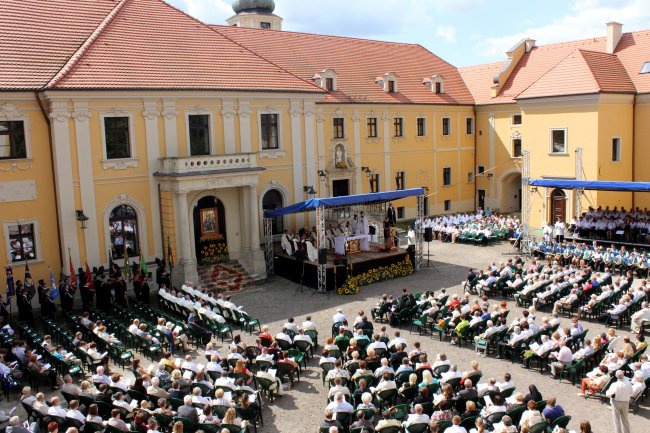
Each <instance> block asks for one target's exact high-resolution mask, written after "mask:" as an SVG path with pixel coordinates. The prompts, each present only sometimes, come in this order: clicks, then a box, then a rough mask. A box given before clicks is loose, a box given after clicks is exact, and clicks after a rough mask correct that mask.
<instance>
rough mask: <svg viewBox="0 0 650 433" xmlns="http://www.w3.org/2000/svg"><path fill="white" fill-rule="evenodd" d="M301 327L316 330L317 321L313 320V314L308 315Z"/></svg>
mask: <svg viewBox="0 0 650 433" xmlns="http://www.w3.org/2000/svg"><path fill="white" fill-rule="evenodd" d="M301 328H302V329H304V330H305V331H316V323H314V322H312V320H311V316H307V317H305V321H304V322H302V325H301Z"/></svg>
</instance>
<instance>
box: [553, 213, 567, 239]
mask: <svg viewBox="0 0 650 433" xmlns="http://www.w3.org/2000/svg"><path fill="white" fill-rule="evenodd" d="M565 230H566V224H564V221H562V220H561V219H560V218H558V219H557V221H556V222H555V242H557V243H560V244H561V243H562V242H563V241H564V232H565Z"/></svg>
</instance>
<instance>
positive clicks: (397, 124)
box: [393, 117, 404, 137]
mask: <svg viewBox="0 0 650 433" xmlns="http://www.w3.org/2000/svg"><path fill="white" fill-rule="evenodd" d="M393 128H394V131H393V132H394V135H393V136H394V137H403V136H404V119H403V118H401V117H396V118H395V119H394V120H393Z"/></svg>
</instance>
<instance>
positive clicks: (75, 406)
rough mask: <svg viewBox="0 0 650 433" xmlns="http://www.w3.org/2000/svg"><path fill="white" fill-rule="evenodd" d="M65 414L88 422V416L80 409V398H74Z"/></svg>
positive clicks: (67, 416)
mask: <svg viewBox="0 0 650 433" xmlns="http://www.w3.org/2000/svg"><path fill="white" fill-rule="evenodd" d="M65 416H66V418H72V419H76V420H77V421H79V422H86V417H85V416H84V414H83V413H81V412H80V411H79V400H72V401H71V402H70V404H69V405H68V411H67V412H66V413H65Z"/></svg>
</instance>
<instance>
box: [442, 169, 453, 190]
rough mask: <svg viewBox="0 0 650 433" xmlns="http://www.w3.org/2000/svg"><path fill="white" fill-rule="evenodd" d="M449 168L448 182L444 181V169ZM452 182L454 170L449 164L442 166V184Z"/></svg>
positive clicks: (451, 183) (448, 184) (450, 184)
mask: <svg viewBox="0 0 650 433" xmlns="http://www.w3.org/2000/svg"><path fill="white" fill-rule="evenodd" d="M446 169H449V183H445V170H446ZM453 184H454V171H453V170H452V168H451V166H450V165H447V166H444V167H442V186H443V187H445V186H452V185H453Z"/></svg>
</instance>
